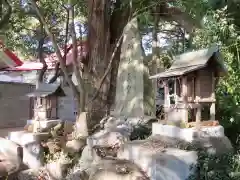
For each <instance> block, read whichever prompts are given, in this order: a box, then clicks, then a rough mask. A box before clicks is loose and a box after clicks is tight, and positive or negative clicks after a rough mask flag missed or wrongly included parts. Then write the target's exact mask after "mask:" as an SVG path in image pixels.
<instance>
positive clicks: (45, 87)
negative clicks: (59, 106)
mask: <svg viewBox="0 0 240 180" xmlns="http://www.w3.org/2000/svg"><path fill="white" fill-rule="evenodd" d="M27 96H28V97H47V96H65V93H64V90H63V89H62V87H61V86H60V85H57V84H46V83H40V84H39V85H38V88H37V89H35V91H33V92H31V93H28V94H27Z"/></svg>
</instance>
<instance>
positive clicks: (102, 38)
mask: <svg viewBox="0 0 240 180" xmlns="http://www.w3.org/2000/svg"><path fill="white" fill-rule="evenodd" d="M115 5H116V6H115V9H117V10H115V11H114V10H111V9H110V8H111V1H108V0H90V1H89V4H88V9H89V15H88V33H89V34H88V47H89V56H88V68H87V69H88V71H89V72H90V73H89V78H91V83H92V86H93V92H92V93H91V94H90V96H89V99H90V101H91V102H90V103H89V104H88V107H87V108H88V113H89V120H90V122H89V123H90V124H89V125H88V126H89V130H91V128H92V127H93V126H94V125H96V124H97V123H99V121H100V119H101V118H102V117H103V116H105V115H106V114H109V113H110V108H111V106H112V105H113V103H114V99H115V91H116V77H117V71H118V65H119V61H120V53H121V43H122V41H121V36H122V31H123V28H124V27H125V25H126V23H127V20H128V15H129V14H128V10H126V9H125V10H124V11H122V10H119V8H118V6H119V7H120V6H121V1H119V2H116V4H115ZM109 67H111V68H110V69H109ZM103 77H104V78H103ZM100 82H102V83H100Z"/></svg>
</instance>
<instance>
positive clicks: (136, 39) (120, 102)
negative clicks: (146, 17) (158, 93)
mask: <svg viewBox="0 0 240 180" xmlns="http://www.w3.org/2000/svg"><path fill="white" fill-rule="evenodd" d="M123 33H124V34H123V44H122V48H121V60H120V64H119V69H118V77H117V89H116V102H115V110H114V115H117V116H126V117H144V116H155V112H154V109H155V108H154V101H155V97H154V90H153V85H152V82H151V80H150V79H149V70H148V68H147V66H146V64H147V63H145V62H144V56H143V53H144V52H143V50H142V47H141V43H140V41H141V37H140V34H139V31H138V23H137V19H136V18H135V19H133V20H132V21H131V22H129V23H128V24H127V26H126V27H125V29H124V32H123Z"/></svg>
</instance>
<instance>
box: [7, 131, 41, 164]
mask: <svg viewBox="0 0 240 180" xmlns="http://www.w3.org/2000/svg"><path fill="white" fill-rule="evenodd" d="M8 139H9V140H11V141H13V142H15V143H17V144H19V145H21V146H22V148H23V163H24V164H25V165H27V166H28V167H29V168H31V169H37V168H39V167H41V166H42V165H43V162H42V157H43V154H42V153H43V152H42V148H41V146H40V142H39V137H38V136H36V134H35V133H29V132H26V131H15V132H10V133H9V137H8Z"/></svg>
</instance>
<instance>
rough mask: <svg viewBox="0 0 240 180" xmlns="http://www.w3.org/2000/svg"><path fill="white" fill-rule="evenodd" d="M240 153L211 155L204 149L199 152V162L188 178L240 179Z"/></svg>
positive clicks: (191, 179)
mask: <svg viewBox="0 0 240 180" xmlns="http://www.w3.org/2000/svg"><path fill="white" fill-rule="evenodd" d="M239 157H240V156H239V154H233V153H227V154H222V155H221V156H219V155H209V154H206V152H204V151H200V152H199V153H198V164H197V165H196V166H193V168H195V169H194V170H195V172H196V173H194V174H192V175H191V176H190V177H189V179H188V180H196V179H198V180H237V179H239V174H238V172H240V168H239V167H240V161H239Z"/></svg>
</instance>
